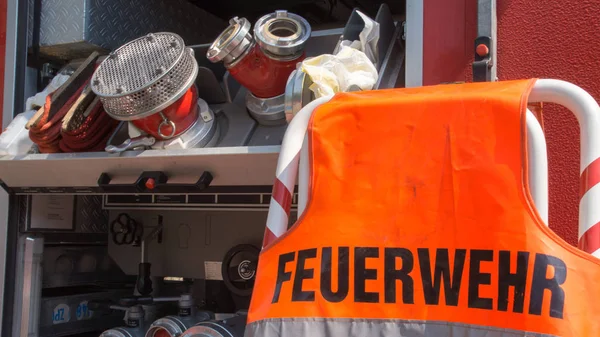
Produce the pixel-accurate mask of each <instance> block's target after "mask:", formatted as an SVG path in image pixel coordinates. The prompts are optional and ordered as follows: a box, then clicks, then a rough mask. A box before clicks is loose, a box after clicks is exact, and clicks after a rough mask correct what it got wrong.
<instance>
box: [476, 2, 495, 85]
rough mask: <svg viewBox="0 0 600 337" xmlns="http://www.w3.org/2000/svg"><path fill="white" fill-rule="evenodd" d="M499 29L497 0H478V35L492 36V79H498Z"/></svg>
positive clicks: (490, 68)
mask: <svg viewBox="0 0 600 337" xmlns="http://www.w3.org/2000/svg"><path fill="white" fill-rule="evenodd" d="M497 31H498V24H497V20H496V0H478V1H477V36H486V37H489V38H490V44H491V45H490V63H491V64H490V67H489V72H490V79H491V81H492V82H493V81H497V80H498V77H497V69H498V56H497V54H498V53H497V40H498V39H497Z"/></svg>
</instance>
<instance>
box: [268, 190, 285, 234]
mask: <svg viewBox="0 0 600 337" xmlns="http://www.w3.org/2000/svg"><path fill="white" fill-rule="evenodd" d="M287 225H288V215H287V214H286V213H285V211H284V210H283V208H282V207H281V205H279V203H278V202H277V201H275V199H274V198H272V197H271V203H270V204H269V214H268V215H267V227H268V228H269V229H270V230H271V232H273V234H275V236H276V237H280V236H282V235H283V233H285V231H286V230H287Z"/></svg>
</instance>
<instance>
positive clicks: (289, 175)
mask: <svg viewBox="0 0 600 337" xmlns="http://www.w3.org/2000/svg"><path fill="white" fill-rule="evenodd" d="M299 160H300V153H297V154H296V156H294V157H293V158H291V162H290V163H289V164H288V166H286V167H284V168H283V169H282V170H281V172H280V173H279V174H278V175H277V179H279V180H280V181H281V182H282V183H283V185H285V187H286V188H287V190H288V191H289V192H290V194H291V195H294V186H296V177H297V176H298V161H299Z"/></svg>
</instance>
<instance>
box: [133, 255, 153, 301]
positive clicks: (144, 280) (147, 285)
mask: <svg viewBox="0 0 600 337" xmlns="http://www.w3.org/2000/svg"><path fill="white" fill-rule="evenodd" d="M150 266H151V265H150V263H148V262H143V263H140V264H139V265H138V278H137V282H136V289H137V291H138V292H139V293H140V295H142V297H144V296H148V295H150V294H151V293H152V280H151V279H150Z"/></svg>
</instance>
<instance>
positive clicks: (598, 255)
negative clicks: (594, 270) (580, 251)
mask: <svg viewBox="0 0 600 337" xmlns="http://www.w3.org/2000/svg"><path fill="white" fill-rule="evenodd" d="M592 255H593V256H594V257H597V258H600V248H598V249H597V250H596V251H595V252H593V253H592Z"/></svg>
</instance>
